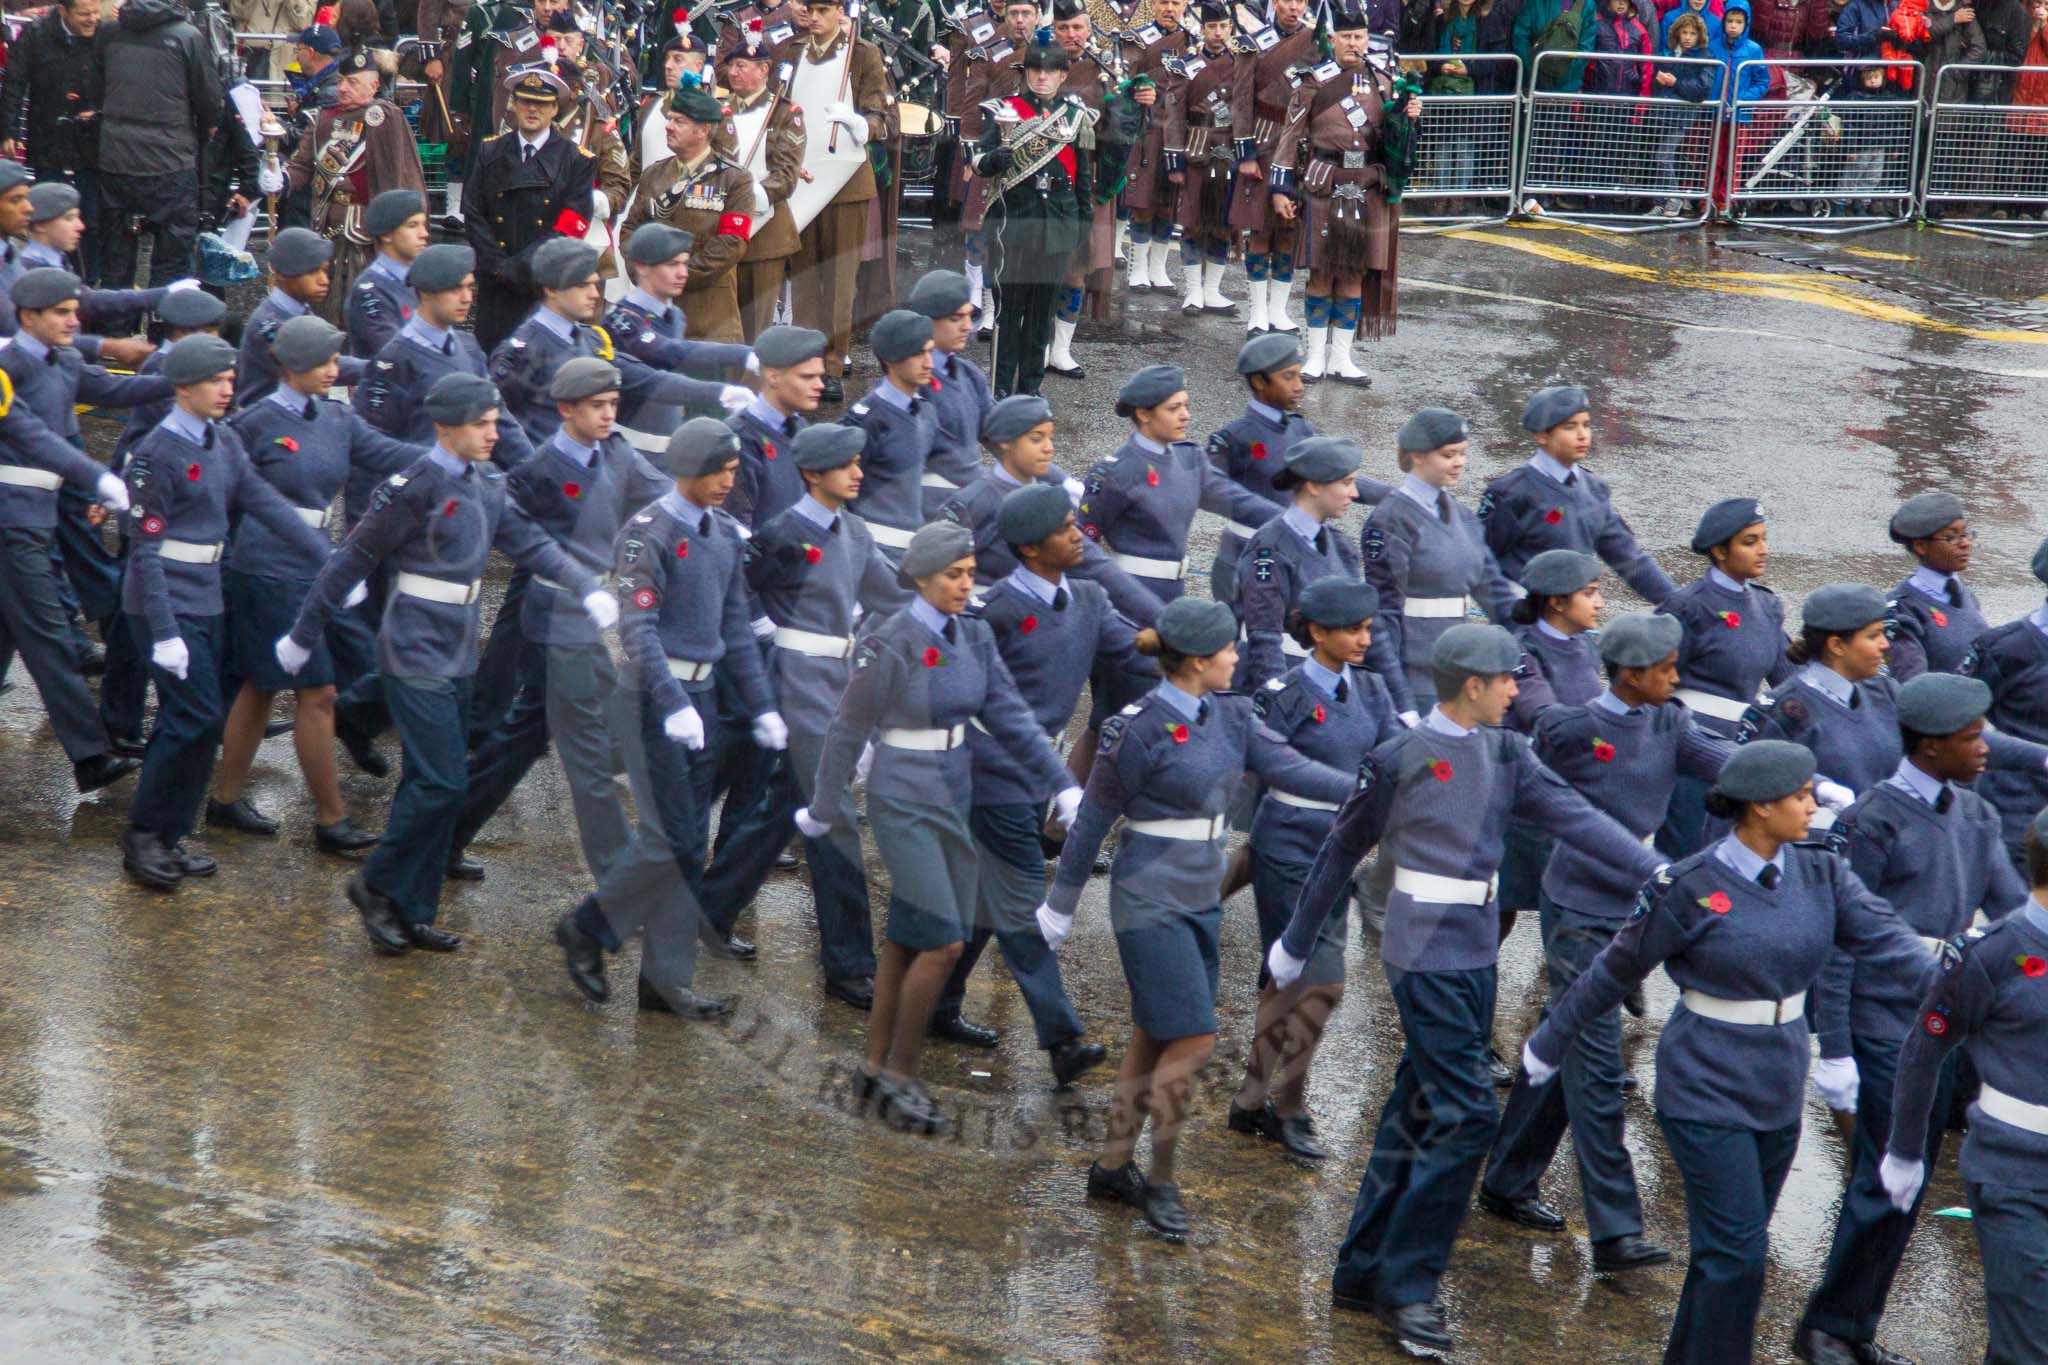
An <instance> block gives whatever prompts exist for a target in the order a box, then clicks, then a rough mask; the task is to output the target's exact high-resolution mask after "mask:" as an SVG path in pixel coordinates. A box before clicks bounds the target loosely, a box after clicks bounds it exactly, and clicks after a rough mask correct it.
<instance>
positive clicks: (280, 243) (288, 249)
mask: <svg viewBox="0 0 2048 1365" xmlns="http://www.w3.org/2000/svg"><path fill="white" fill-rule="evenodd" d="M267 260H268V262H269V265H270V292H269V293H268V294H266V295H264V296H263V302H261V303H259V304H257V305H256V307H255V309H254V310H253V311H252V312H251V313H250V314H249V317H248V320H247V321H246V322H244V323H243V324H242V349H241V353H240V354H238V355H237V356H236V357H235V401H236V402H237V403H239V404H241V405H242V406H243V407H247V406H248V405H249V404H251V403H254V402H256V401H257V400H258V399H261V398H267V397H269V396H270V391H271V390H272V389H274V388H276V387H277V362H276V361H275V360H273V359H271V357H270V342H271V338H273V337H275V336H276V335H277V329H278V328H280V327H282V326H284V325H285V323H287V322H289V321H291V320H292V319H293V318H295V317H299V316H301V315H302V314H305V313H308V312H311V311H312V310H313V309H315V308H317V307H318V306H319V305H321V304H322V303H324V302H326V300H327V294H328V285H329V283H330V280H331V276H330V275H329V273H328V267H329V265H330V264H331V263H332V262H333V260H334V243H332V242H330V241H328V240H327V239H326V238H325V237H322V236H321V235H320V234H319V233H317V232H314V231H312V230H311V229H308V228H286V229H285V230H284V231H283V232H280V233H278V234H277V236H275V237H273V238H271V241H270V253H269V256H268V257H267ZM362 374H363V362H362V360H361V359H360V358H357V357H351V356H343V357H342V360H341V378H340V380H339V381H338V382H340V383H342V384H353V383H355V382H356V381H357V380H359V379H361V378H362Z"/></svg>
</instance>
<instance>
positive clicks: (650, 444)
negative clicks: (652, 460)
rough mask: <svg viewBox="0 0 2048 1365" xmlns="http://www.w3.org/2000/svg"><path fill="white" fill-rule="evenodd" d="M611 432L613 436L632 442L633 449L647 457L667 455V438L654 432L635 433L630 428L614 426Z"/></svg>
mask: <svg viewBox="0 0 2048 1365" xmlns="http://www.w3.org/2000/svg"><path fill="white" fill-rule="evenodd" d="M612 431H613V433H614V434H616V435H619V436H623V437H625V438H626V439H627V440H628V441H630V442H632V443H633V449H635V450H639V451H645V452H646V453H647V454H649V455H666V454H667V453H668V437H666V436H663V435H660V434H658V433H656V432H652V431H636V430H634V429H633V428H632V427H628V426H619V425H616V424H615V425H614V426H613V427H612Z"/></svg>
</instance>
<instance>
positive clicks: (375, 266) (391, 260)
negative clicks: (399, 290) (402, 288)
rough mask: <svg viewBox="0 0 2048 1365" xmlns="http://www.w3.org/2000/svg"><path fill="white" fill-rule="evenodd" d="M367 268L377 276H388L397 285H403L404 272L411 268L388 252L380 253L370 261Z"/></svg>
mask: <svg viewBox="0 0 2048 1365" xmlns="http://www.w3.org/2000/svg"><path fill="white" fill-rule="evenodd" d="M369 268H370V269H371V270H374V271H376V272H377V273H378V274H379V275H388V276H390V277H391V278H392V279H393V280H394V281H396V282H397V283H399V284H404V283H405V276H406V272H407V271H409V270H411V269H412V267H411V266H409V265H407V264H406V263H405V262H404V261H401V260H399V259H398V258H397V257H396V256H393V255H391V254H390V253H389V252H384V251H380V252H378V253H377V254H376V255H375V256H373V257H372V258H371V259H370V265H369Z"/></svg>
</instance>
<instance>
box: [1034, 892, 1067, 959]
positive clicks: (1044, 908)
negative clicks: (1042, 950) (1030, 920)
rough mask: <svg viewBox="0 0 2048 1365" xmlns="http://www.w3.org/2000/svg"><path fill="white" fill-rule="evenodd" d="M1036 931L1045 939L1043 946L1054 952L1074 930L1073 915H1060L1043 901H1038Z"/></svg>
mask: <svg viewBox="0 0 2048 1365" xmlns="http://www.w3.org/2000/svg"><path fill="white" fill-rule="evenodd" d="M1037 918H1038V932H1039V934H1040V935H1042V936H1043V937H1044V939H1045V946H1046V947H1048V948H1050V949H1052V950H1053V951H1054V952H1058V951H1059V950H1060V945H1061V944H1062V943H1065V942H1066V941H1067V935H1068V934H1071V933H1073V932H1074V917H1073V916H1072V915H1062V914H1061V913H1060V912H1059V911H1057V910H1055V909H1053V908H1052V907H1051V906H1050V905H1047V904H1046V903H1045V902H1044V901H1040V902H1039V903H1038V916H1037Z"/></svg>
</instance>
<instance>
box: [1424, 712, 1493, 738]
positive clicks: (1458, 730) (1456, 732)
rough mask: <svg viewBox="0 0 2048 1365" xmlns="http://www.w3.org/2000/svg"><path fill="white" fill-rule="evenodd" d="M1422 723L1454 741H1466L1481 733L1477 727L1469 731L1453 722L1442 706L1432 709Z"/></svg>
mask: <svg viewBox="0 0 2048 1365" xmlns="http://www.w3.org/2000/svg"><path fill="white" fill-rule="evenodd" d="M1422 723H1423V725H1424V726H1426V727H1427V728H1429V729H1431V730H1434V731H1436V732H1437V733H1438V734H1440V735H1448V736H1450V737H1451V738H1452V739H1465V738H1467V737H1468V736H1471V735H1476V734H1478V733H1479V730H1478V728H1477V727H1476V726H1475V727H1473V728H1472V729H1469V730H1468V729H1466V728H1465V727H1464V726H1462V725H1460V724H1458V722H1456V721H1454V720H1452V719H1451V718H1450V717H1449V716H1447V715H1445V714H1444V709H1443V707H1441V706H1432V707H1430V708H1429V714H1428V715H1426V716H1424V717H1423V718H1422Z"/></svg>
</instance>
